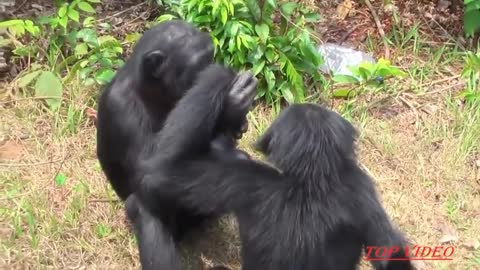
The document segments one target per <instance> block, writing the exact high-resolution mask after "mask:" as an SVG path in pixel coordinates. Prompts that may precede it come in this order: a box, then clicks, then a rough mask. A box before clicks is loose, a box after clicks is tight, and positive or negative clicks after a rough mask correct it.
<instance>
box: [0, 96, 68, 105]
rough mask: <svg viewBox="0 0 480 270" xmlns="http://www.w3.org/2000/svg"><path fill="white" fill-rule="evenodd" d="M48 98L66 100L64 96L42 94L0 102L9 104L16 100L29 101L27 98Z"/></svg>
mask: <svg viewBox="0 0 480 270" xmlns="http://www.w3.org/2000/svg"><path fill="white" fill-rule="evenodd" d="M48 98H52V99H61V100H66V99H65V98H63V97H55V96H40V97H26V98H16V99H12V100H7V101H2V102H0V104H1V105H5V104H9V103H14V102H17V101H27V100H35V99H48Z"/></svg>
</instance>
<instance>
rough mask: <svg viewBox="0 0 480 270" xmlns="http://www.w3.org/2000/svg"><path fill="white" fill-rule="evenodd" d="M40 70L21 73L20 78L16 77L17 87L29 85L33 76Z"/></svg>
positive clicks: (36, 75)
mask: <svg viewBox="0 0 480 270" xmlns="http://www.w3.org/2000/svg"><path fill="white" fill-rule="evenodd" d="M40 72H42V71H41V70H37V71H33V72H29V73H27V74H25V75H23V76H22V77H21V78H20V79H18V87H20V88H24V87H25V86H27V85H29V84H30V83H31V82H32V81H33V80H34V79H35V78H37V77H38V75H40Z"/></svg>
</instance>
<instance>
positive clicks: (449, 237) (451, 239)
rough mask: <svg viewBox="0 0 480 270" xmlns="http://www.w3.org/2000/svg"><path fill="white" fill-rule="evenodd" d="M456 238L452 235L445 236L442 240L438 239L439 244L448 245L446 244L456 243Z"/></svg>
mask: <svg viewBox="0 0 480 270" xmlns="http://www.w3.org/2000/svg"><path fill="white" fill-rule="evenodd" d="M457 239H458V238H457V237H456V236H455V235H453V234H445V235H443V236H442V238H440V243H441V244H445V243H448V242H455V241H457Z"/></svg>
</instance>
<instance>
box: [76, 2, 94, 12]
mask: <svg viewBox="0 0 480 270" xmlns="http://www.w3.org/2000/svg"><path fill="white" fill-rule="evenodd" d="M78 8H79V9H81V10H83V11H85V12H88V13H95V9H94V8H93V7H92V5H90V4H89V3H88V2H80V3H78Z"/></svg>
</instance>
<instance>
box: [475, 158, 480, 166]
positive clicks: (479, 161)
mask: <svg viewBox="0 0 480 270" xmlns="http://www.w3.org/2000/svg"><path fill="white" fill-rule="evenodd" d="M475 165H476V166H477V168H480V159H478V160H477V161H475Z"/></svg>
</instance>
